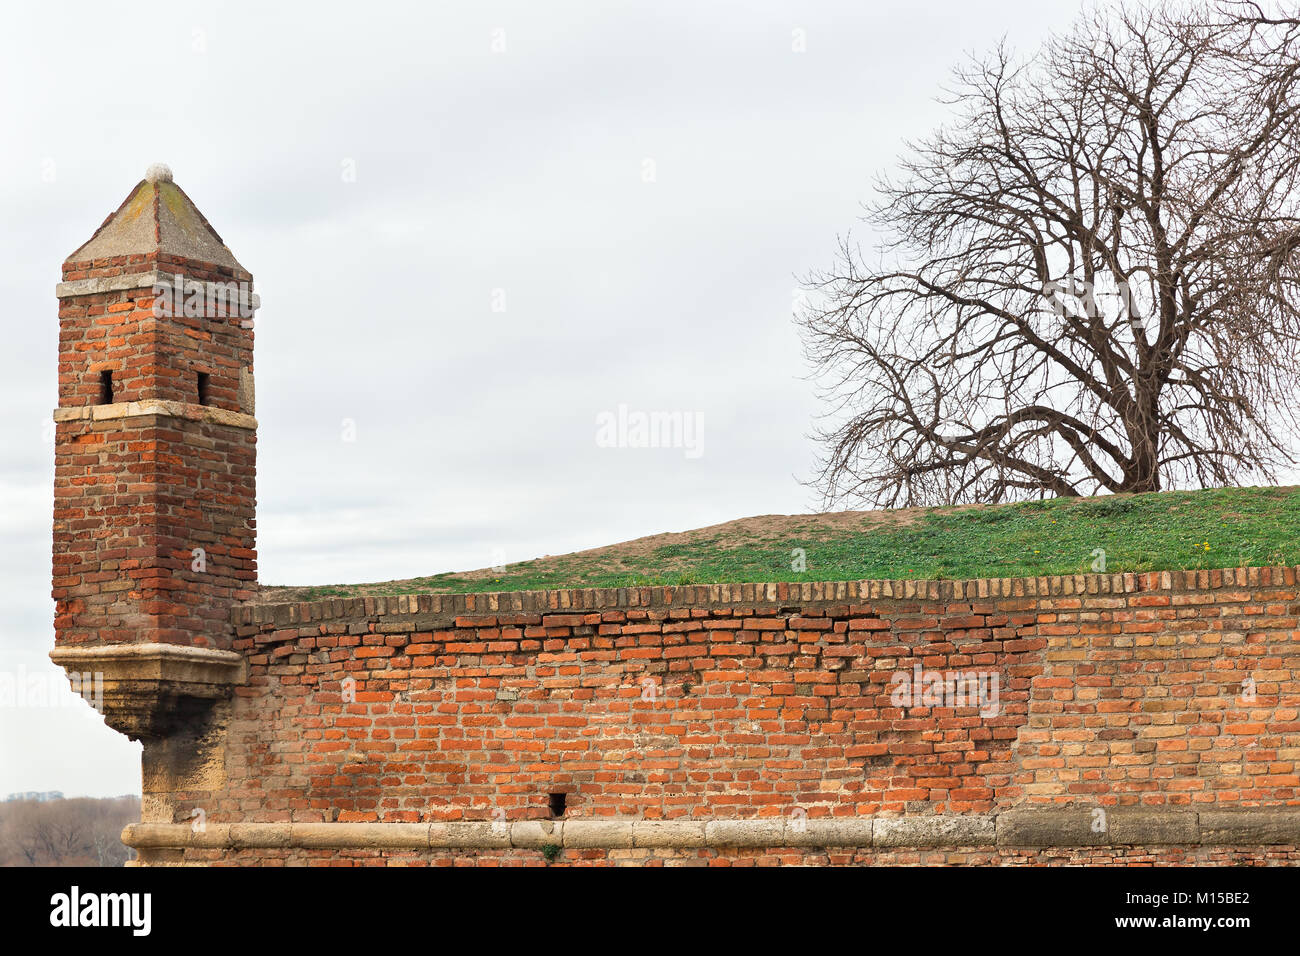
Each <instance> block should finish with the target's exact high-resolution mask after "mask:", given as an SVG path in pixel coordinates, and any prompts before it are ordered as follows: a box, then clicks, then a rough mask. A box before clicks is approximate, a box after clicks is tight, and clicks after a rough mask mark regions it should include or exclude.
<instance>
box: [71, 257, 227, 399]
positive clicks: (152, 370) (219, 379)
mask: <svg viewBox="0 0 1300 956" xmlns="http://www.w3.org/2000/svg"><path fill="white" fill-rule="evenodd" d="M153 270H157V271H158V272H160V273H162V274H163V275H164V276H166V277H170V276H172V275H175V274H181V275H183V276H184V277H185V278H187V279H193V280H203V281H210V282H221V283H228V282H241V281H242V282H245V283H248V289H249V291H250V294H251V288H252V286H251V276H249V275H248V273H245V272H240V273H236V272H235V271H234V270H231V269H226V268H220V267H217V266H212V265H207V264H204V263H200V262H194V261H192V260H189V259H181V258H178V257H176V256H168V255H165V254H158V253H154V254H152V255H147V256H146V255H134V256H117V257H115V258H111V259H100V260H95V261H92V262H68V263H64V266H63V278H64V281H65V282H70V281H73V280H77V279H102V278H111V277H114V276H120V275H127V274H135V273H140V272H149V271H153ZM184 304H185V303H184V302H183V301H178V302H173V303H171V305H170V307H169V310H168V311H170V312H171V313H173V314H171V315H162V316H155V315H154V294H153V288H152V286H147V287H145V288H142V289H126V290H119V291H113V292H101V293H95V294H90V295H77V296H70V297H67V298H64V299H63V300H62V301H61V302H60V304H59V406H60V407H62V408H68V407H78V406H84V405H94V404H96V403H97V402H98V401H99V394H100V373H101V372H102V371H111V372H112V373H113V390H114V398H113V400H114V401H115V402H136V401H140V400H142V399H151V398H152V399H161V400H164V401H177V402H189V403H197V402H198V373H199V372H204V373H206V374H208V375H209V377H210V383H209V384H210V388H209V396H210V398H209V404H211V405H213V406H216V407H218V408H226V409H229V410H231V411H248V409H241V408H240V405H239V398H238V392H239V370H240V369H241V368H248V369H249V371H250V373H251V372H252V367H253V330H252V328H251V327H249V328H245V327H244V326H245V325H250V326H251V323H247V322H243V321H242V320H241V317H240V316H239V315H238V314H237V313H236V314H232V315H229V316H187V315H185V309H184ZM160 307H161V306H160Z"/></svg>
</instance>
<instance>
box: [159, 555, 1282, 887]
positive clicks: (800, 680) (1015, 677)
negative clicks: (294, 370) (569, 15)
mask: <svg viewBox="0 0 1300 956" xmlns="http://www.w3.org/2000/svg"><path fill="white" fill-rule="evenodd" d="M805 587H806V586H805ZM981 592H983V594H984V595H985V596H983V597H981V596H980V595H981ZM1066 592H1068V593H1066ZM886 595H890V596H886ZM908 595H910V596H908ZM918 595H919V596H918ZM1297 601H1298V598H1297V588H1296V583H1295V573H1294V570H1293V569H1241V570H1237V571H1228V572H1214V573H1213V574H1208V573H1207V574H1204V575H1199V576H1198V575H1197V574H1195V573H1192V574H1189V575H1183V574H1177V575H1169V574H1151V575H1138V576H1133V575H1125V576H1120V575H1116V576H1097V575H1090V576H1087V577H1086V578H1080V579H1073V578H1058V579H1036V580H1030V581H1014V582H1013V581H995V582H959V583H955V584H954V583H952V582H942V583H940V582H920V583H916V582H906V583H904V582H857V583H849V584H840V585H825V586H822V585H818V586H817V590H816V591H809V590H803V589H802V588H801V586H799V585H789V586H786V585H780V586H778V585H768V586H764V585H757V586H755V585H744V586H741V585H736V586H732V587H723V588H721V589H719V588H678V589H640V590H637V591H633V592H590V591H586V592H546V593H542V594H533V595H500V596H487V595H477V596H459V597H455V598H453V597H438V596H430V595H423V596H407V597H402V598H388V599H382V598H380V599H375V598H368V599H357V600H354V601H343V600H334V601H323V602H318V603H315V604H303V605H280V606H244V607H239V608H237V609H236V610H235V613H234V620H235V622H236V627H237V638H236V640H235V643H234V647H235V649H236V650H239V651H241V652H242V653H244V654H245V655H246V656H247V659H248V661H249V663H250V680H249V683H248V685H247V686H245V687H242V688H239V689H238V691H237V694H238V696H237V699H236V705H235V708H234V714H233V717H232V720H231V724H230V728H229V736H228V740H227V753H226V758H225V762H226V777H227V783H226V786H225V788H224V789H222V790H220V791H218V792H204V793H190V794H177V795H175V796H176V798H177V801H176V803H175V806H176V807H177V816H176V820H177V822H181V821H184V820H186V819H188V818H189V813H190V812H191V811H192V810H193V809H194V808H200V807H201V808H202V809H203V811H204V813H205V814H206V815H207V819H208V820H211V821H231V822H233V821H246V822H253V821H257V822H278V821H289V820H292V821H312V820H319V821H381V822H416V821H427V820H492V819H507V820H521V819H532V818H546V817H548V816H549V813H548V809H547V808H548V795H549V794H551V793H555V792H563V793H565V794H566V800H567V810H566V819H571V818H574V817H575V816H576V817H577V818H602V817H604V818H626V817H635V818H645V819H660V818H662V819H675V818H691V819H710V820H714V819H748V818H760V817H769V816H770V817H785V816H788V815H789V814H791V813H793V812H800V813H806V814H807V816H808V818H809V819H817V818H823V817H836V816H845V817H860V816H863V815H878V814H882V813H884V814H888V813H899V814H906V815H917V814H920V815H931V814H939V813H942V814H972V813H983V812H989V811H998V812H1000V811H1004V810H1007V809H1009V808H1013V807H1021V806H1051V805H1055V804H1066V805H1078V806H1081V807H1094V806H1096V807H1103V808H1108V807H1109V808H1115V807H1192V808H1204V809H1215V808H1234V807H1246V806H1295V805H1300V778H1298V777H1297V772H1298V765H1297V758H1300V719H1298V718H1297V712H1296V702H1297V701H1298V700H1300V657H1298V655H1300V630H1297V628H1300V620H1298V619H1300V604H1298V603H1297ZM916 665H919V666H920V667H922V668H923V669H924V670H926V671H949V670H961V671H968V670H971V669H980V670H984V671H993V672H996V673H998V674H999V675H1001V686H1000V707H999V709H998V712H997V713H996V714H995V715H991V716H989V715H984V714H981V713H980V711H979V709H978V708H977V707H974V706H969V707H947V706H931V707H921V708H919V709H917V708H900V707H898V706H896V705H895V704H894V703H893V702H892V701H891V683H890V679H891V676H892V675H893V674H895V673H896V672H899V671H904V672H910V671H912V669H913V668H914V667H915V666H916ZM1248 680H1249V681H1253V682H1254V688H1253V691H1254V697H1253V699H1251V698H1250V696H1249V691H1248V690H1244V689H1245V688H1249V684H1248ZM345 681H351V682H355V684H354V685H348V684H345ZM350 686H351V689H352V690H353V692H354V694H355V699H354V700H347V701H345V700H344V699H343V698H344V693H345V690H348V689H349V687H350ZM186 852H187V853H188V854H191V855H197V856H195V858H198V857H201V856H202V854H203V853H208V852H214V851H200V850H188V851H186ZM574 852H575V853H576V852H578V851H574ZM586 852H587V851H581V853H586ZM864 852H865V856H864ZM1232 852H1234V851H1233V850H1232V848H1231V847H1214V848H1207V847H1201V848H1181V849H1169V850H1168V851H1159V852H1157V851H1155V850H1150V851H1148V850H1146V849H1143V850H1140V851H1132V852H1131V853H1130V852H1121V851H1119V850H1116V849H1113V848H1104V847H1091V848H1090V847H1076V848H1072V849H1069V850H1062V852H1061V853H1060V854H1056V855H1055V856H1053V854H1052V853H1050V852H1048V851H1046V850H1044V851H1036V850H1014V851H1013V850H1009V849H1001V850H992V849H988V848H985V849H981V850H978V851H972V854H973V856H972V859H971V860H970V861H969V862H977V861H980V862H1035V861H1037V862H1069V861H1071V860H1084V859H1092V856H1090V854H1094V853H1095V854H1099V856H1097V859H1100V856H1104V855H1107V854H1108V855H1110V856H1112V857H1114V856H1120V857H1123V858H1125V859H1132V860H1134V861H1141V860H1143V859H1146V858H1147V857H1148V856H1149V857H1150V859H1151V860H1152V861H1164V862H1178V861H1184V862H1197V861H1200V862H1206V861H1209V860H1211V859H1212V858H1214V857H1213V854H1215V853H1222V854H1228V855H1231V853H1232ZM1289 852H1291V851H1286V852H1282V851H1276V852H1275V851H1274V850H1271V849H1259V848H1255V849H1244V848H1243V849H1241V854H1242V855H1244V857H1248V858H1250V859H1251V860H1256V861H1264V860H1266V859H1290V857H1288V856H1286V853H1289ZM313 853H314V851H299V852H297V855H296V856H295V855H293V854H290V857H292V860H293V861H298V862H302V861H310V860H314V859H316V857H315V856H314V855H313ZM566 853H569V851H566ZM909 853H910V854H911V855H910V856H909ZM1270 853H1274V856H1272V857H1269V856H1268V854H1270ZM1278 853H1281V855H1280V856H1279V855H1277V854H1278ZM936 854H937V855H936ZM1162 854H1163V855H1162ZM416 855H417V856H418V857H419V858H420V859H423V860H426V861H430V862H436V861H437V860H438V859H439V857H437V855H436V854H434V853H432V852H426V853H423V854H416ZM968 855H970V854H968ZM849 856H850V857H852V858H853V859H845V860H842V861H841V862H866V861H871V860H875V861H880V862H883V861H897V862H903V861H912V862H936V861H937V862H945V861H946V862H954V861H958V860H957V857H959V856H960V854H956V855H954V854H953V853H951V852H949V851H943V852H939V851H936V852H935V853H929V852H926V851H906V850H902V849H900V850H896V851H889V852H886V851H884V850H882V849H880V848H877V849H873V850H871V851H854V852H853V853H851V854H849ZM250 857H257V858H259V859H262V858H264V859H266V860H268V861H269V860H272V859H275V858H276V855H275V854H269V855H266V854H264V853H263V851H244V852H243V853H242V858H244V859H248V858H250ZM723 857H725V858H727V859H731V860H732V861H733V862H739V861H741V860H742V859H747V860H749V861H750V862H776V861H780V860H785V859H787V858H789V860H791V861H793V860H803V859H805V858H806V853H805V851H791V852H790V853H784V854H783V853H779V852H776V851H771V850H765V851H763V852H762V853H759V854H757V855H756V856H753V857H752V859H751V858H749V857H744V856H743V855H741V856H736V855H735V854H732V853H729V852H722V853H721V856H719V851H718V850H717V848H712V849H707V852H705V851H704V850H702V851H701V852H700V853H695V854H686V855H685V856H681V855H678V856H673V857H672V858H673V859H688V858H689V859H691V860H693V861H699V860H703V861H706V862H710V861H711V862H719V861H720V860H721V859H722V858H723ZM448 858H449V857H448ZM474 858H475V859H479V857H474ZM517 858H518V860H521V861H524V862H528V861H532V862H536V860H535V859H534V857H533V856H530V855H528V854H523V855H522V856H518V857H517ZM633 858H635V859H638V860H642V861H650V860H654V859H657V858H656V857H655V856H654V854H647V853H646V852H644V851H640V850H639V851H637V853H636V854H633V856H632V857H629V858H628V859H629V860H631V859H633ZM975 858H978V860H977V859H975ZM1227 858H1228V857H1227V856H1224V857H1222V859H1225V860H1226V859H1227ZM458 859H459V857H458ZM482 859H483V860H484V861H485V862H486V861H492V862H512V861H514V860H515V859H516V856H512V855H511V854H510V853H505V854H503V855H500V856H494V855H491V854H489V855H488V856H486V857H482ZM618 859H619V858H618V857H616V856H615V850H614V849H610V850H608V851H607V852H602V853H599V854H595V855H591V856H581V854H579V857H577V858H575V862H577V861H582V860H590V861H595V862H617V860H618Z"/></svg>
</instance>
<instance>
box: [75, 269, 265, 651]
mask: <svg viewBox="0 0 1300 956" xmlns="http://www.w3.org/2000/svg"><path fill="white" fill-rule="evenodd" d="M155 268H157V269H166V270H168V271H175V272H178V273H180V274H182V275H184V276H185V277H187V278H200V279H220V280H223V281H224V280H231V279H247V278H248V276H247V273H242V272H241V273H239V274H238V275H236V273H235V271H234V270H230V269H218V268H217V267H215V266H208V265H205V264H203V263H197V262H193V261H190V260H185V259H178V258H177V257H174V256H166V255H161V254H153V255H134V256H118V257H114V258H111V259H105V260H97V261H92V262H77V263H71V262H70V263H65V265H64V277H65V279H76V278H88V277H94V278H102V277H108V276H117V275H125V274H130V273H133V272H142V271H148V270H152V269H155ZM172 311H174V312H177V313H178V314H164V315H155V314H154V297H153V290H152V289H151V288H149V287H146V288H141V289H126V290H117V291H111V292H103V293H96V294H86V295H70V296H66V297H64V298H63V299H62V300H61V302H60V309H59V328H60V334H59V408H60V409H61V410H69V409H85V410H87V411H88V412H90V411H98V409H95V408H94V407H95V406H99V405H102V404H104V399H105V398H106V396H104V395H103V394H102V393H101V387H102V386H101V373H102V372H110V373H111V374H112V396H111V398H112V404H114V405H122V404H124V403H132V402H137V403H138V402H148V401H149V400H157V401H164V402H173V403H181V404H182V405H185V406H189V407H190V408H191V409H192V410H193V412H194V415H195V416H196V417H195V418H194V419H187V418H184V417H176V416H173V415H163V414H141V415H133V416H129V417H111V418H109V417H105V418H89V419H80V420H70V421H68V420H65V421H60V422H59V423H58V424H57V426H56V430H55V480H54V496H55V505H54V539H53V572H54V573H53V597H54V599H55V602H56V610H55V632H56V644H58V645H60V646H67V645H76V644H114V643H145V642H159V643H174V644H190V645H194V646H199V647H216V648H229V647H230V644H231V639H232V636H233V635H232V629H231V627H230V623H229V616H230V607H231V605H232V604H234V603H236V602H238V601H242V600H246V599H247V598H248V597H250V596H251V594H252V592H253V588H255V586H256V579H257V572H256V553H255V550H254V549H255V546H256V545H255V498H256V491H255V472H256V461H255V456H256V433H255V431H253V430H252V429H251V428H241V427H236V426H232V425H229V424H218V423H213V422H208V421H203V420H201V419H199V418H197V416H198V415H199V413H201V411H202V408H201V407H200V405H199V394H198V375H199V373H203V374H205V375H207V376H208V386H207V393H206V395H205V396H204V397H205V400H206V402H205V403H206V405H207V406H209V407H212V408H215V409H223V410H226V411H230V412H245V413H246V412H251V409H247V408H244V407H243V405H242V404H241V401H242V398H241V391H240V378H241V370H243V371H242V374H243V375H244V376H245V377H246V378H247V379H248V380H251V375H252V348H253V332H252V329H251V328H245V327H243V326H244V324H246V323H242V322H241V319H240V317H239V315H238V314H233V315H229V316H225V315H216V316H189V317H187V316H186V315H184V312H183V310H172ZM195 549H202V562H201V563H200V565H199V566H198V567H196V563H195V558H196V556H197V555H198V552H196V550H195Z"/></svg>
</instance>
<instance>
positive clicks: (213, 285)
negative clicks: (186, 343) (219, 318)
mask: <svg viewBox="0 0 1300 956" xmlns="http://www.w3.org/2000/svg"><path fill="white" fill-rule="evenodd" d="M176 275H177V273H174V272H161V271H158V270H149V271H147V272H128V273H125V274H123V275H115V276H95V277H91V278H88V279H73V280H72V281H70V282H59V283H56V284H55V286H54V294H55V295H56V296H57V297H58V298H60V299H70V298H74V297H75V296H79V295H102V294H104V293H105V292H122V291H124V290H127V289H152V288H153V287H154V286H166V287H167V288H174V286H175V283H176ZM181 281H182V282H183V283H184V285H183V289H184V291H185V292H186V293H187V294H188V293H189V292H190V291H192V290H193V289H194V288H195V287H197V286H198V285H200V284H201V285H202V286H203V292H204V296H205V297H206V298H208V299H217V300H219V301H223V302H224V301H226V300H227V298H228V295H227V293H228V292H229V287H230V286H231V285H234V286H236V288H237V291H238V293H239V295H238V298H237V299H236V300H235V302H236V303H237V304H238V305H239V306H240V307H241V308H242V309H245V310H247V311H251V312H256V311H257V310H258V309H259V308H261V306H262V299H261V297H260V296H259V295H258V294H257V293H256V292H250V293H248V294H247V295H245V290H244V283H241V281H240V280H238V279H231V280H229V282H226V283H219V282H209V281H206V280H200V279H193V278H191V277H189V276H186V275H182V276H181ZM218 286H221V288H218Z"/></svg>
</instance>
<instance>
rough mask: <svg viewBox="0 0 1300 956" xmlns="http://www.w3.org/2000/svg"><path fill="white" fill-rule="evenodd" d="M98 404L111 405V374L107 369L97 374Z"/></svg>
mask: <svg viewBox="0 0 1300 956" xmlns="http://www.w3.org/2000/svg"><path fill="white" fill-rule="evenodd" d="M99 404H101V405H112V404H113V373H112V371H110V370H109V369H104V370H103V371H102V372H100V373H99Z"/></svg>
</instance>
